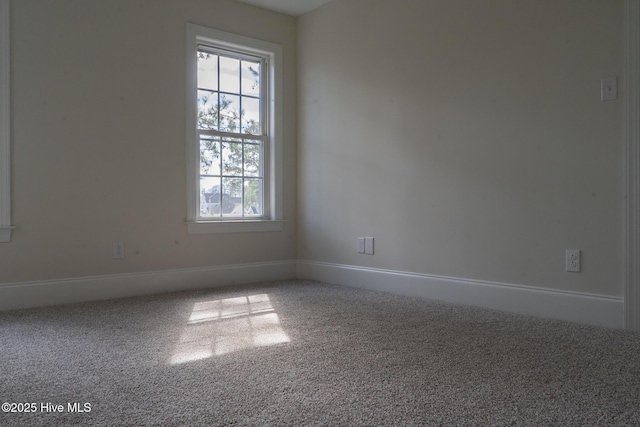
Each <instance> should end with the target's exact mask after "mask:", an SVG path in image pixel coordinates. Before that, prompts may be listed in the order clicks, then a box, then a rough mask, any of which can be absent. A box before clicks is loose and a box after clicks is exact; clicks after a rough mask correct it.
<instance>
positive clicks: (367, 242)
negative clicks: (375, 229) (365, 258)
mask: <svg viewBox="0 0 640 427" xmlns="http://www.w3.org/2000/svg"><path fill="white" fill-rule="evenodd" d="M364 253H365V254H368V255H373V237H365V238H364Z"/></svg>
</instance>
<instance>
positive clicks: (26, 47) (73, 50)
mask: <svg viewBox="0 0 640 427" xmlns="http://www.w3.org/2000/svg"><path fill="white" fill-rule="evenodd" d="M187 22H191V23H195V24H199V25H205V26H210V27H215V28H218V29H221V30H224V31H229V32H233V33H238V34H242V35H246V36H250V37H255V38H260V39H264V40H267V41H271V42H275V43H279V44H281V45H282V46H283V48H284V52H285V58H284V61H285V64H284V65H285V69H284V81H285V82H286V85H285V88H284V97H285V99H284V101H285V102H284V105H285V120H284V147H285V150H284V164H285V171H284V172H285V175H284V176H285V184H284V191H285V197H284V201H285V209H284V216H285V220H286V221H287V223H286V225H285V230H284V231H283V232H279V233H254V234H251V233H249V234H247V233H241V234H216V235H189V234H187V227H186V224H185V218H186V182H185V177H186V160H185V53H184V52H185V36H186V24H187ZM295 37H296V21H295V19H294V18H292V17H289V16H286V15H281V14H277V13H274V12H268V11H266V10H262V9H258V8H255V7H252V6H248V5H245V4H242V3H238V2H235V1H231V0H206V1H204V0H181V1H175V0H135V1H132V0H108V1H85V0H56V1H48V0H19V1H12V2H11V46H12V51H11V53H12V58H11V59H12V63H11V71H12V86H11V89H12V115H11V121H12V127H11V129H12V134H13V135H12V141H11V143H12V157H13V158H12V175H13V179H12V187H13V189H12V211H13V212H12V222H13V225H15V226H16V227H17V228H16V230H15V232H14V233H13V238H12V241H11V242H10V243H5V244H0V283H11V282H21V281H31V280H43V279H57V278H67V277H82V276H95V275H105V274H116V273H127V272H141V271H154V270H167V269H176V268H186V267H200V266H215V265H229V264H237V263H246V262H266V261H278V260H290V259H294V258H295V114H296V112H295V83H294V82H295ZM116 241H123V242H125V245H126V251H127V258H126V259H124V260H112V259H111V251H112V244H113V242H116Z"/></svg>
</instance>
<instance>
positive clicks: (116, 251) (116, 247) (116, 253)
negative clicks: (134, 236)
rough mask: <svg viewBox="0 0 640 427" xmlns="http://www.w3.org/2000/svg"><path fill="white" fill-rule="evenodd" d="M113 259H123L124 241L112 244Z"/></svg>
mask: <svg viewBox="0 0 640 427" xmlns="http://www.w3.org/2000/svg"><path fill="white" fill-rule="evenodd" d="M112 257H113V259H123V258H124V243H122V242H115V243H114V244H113V256H112Z"/></svg>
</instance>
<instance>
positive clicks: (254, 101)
mask: <svg viewBox="0 0 640 427" xmlns="http://www.w3.org/2000/svg"><path fill="white" fill-rule="evenodd" d="M242 132H243V133H250V134H251V135H260V99H258V98H249V97H247V96H243V97H242Z"/></svg>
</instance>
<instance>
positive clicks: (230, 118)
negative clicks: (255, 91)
mask: <svg viewBox="0 0 640 427" xmlns="http://www.w3.org/2000/svg"><path fill="white" fill-rule="evenodd" d="M218 108H219V109H220V131H221V132H240V97H239V96H237V95H226V94H220V105H219V106H218Z"/></svg>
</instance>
